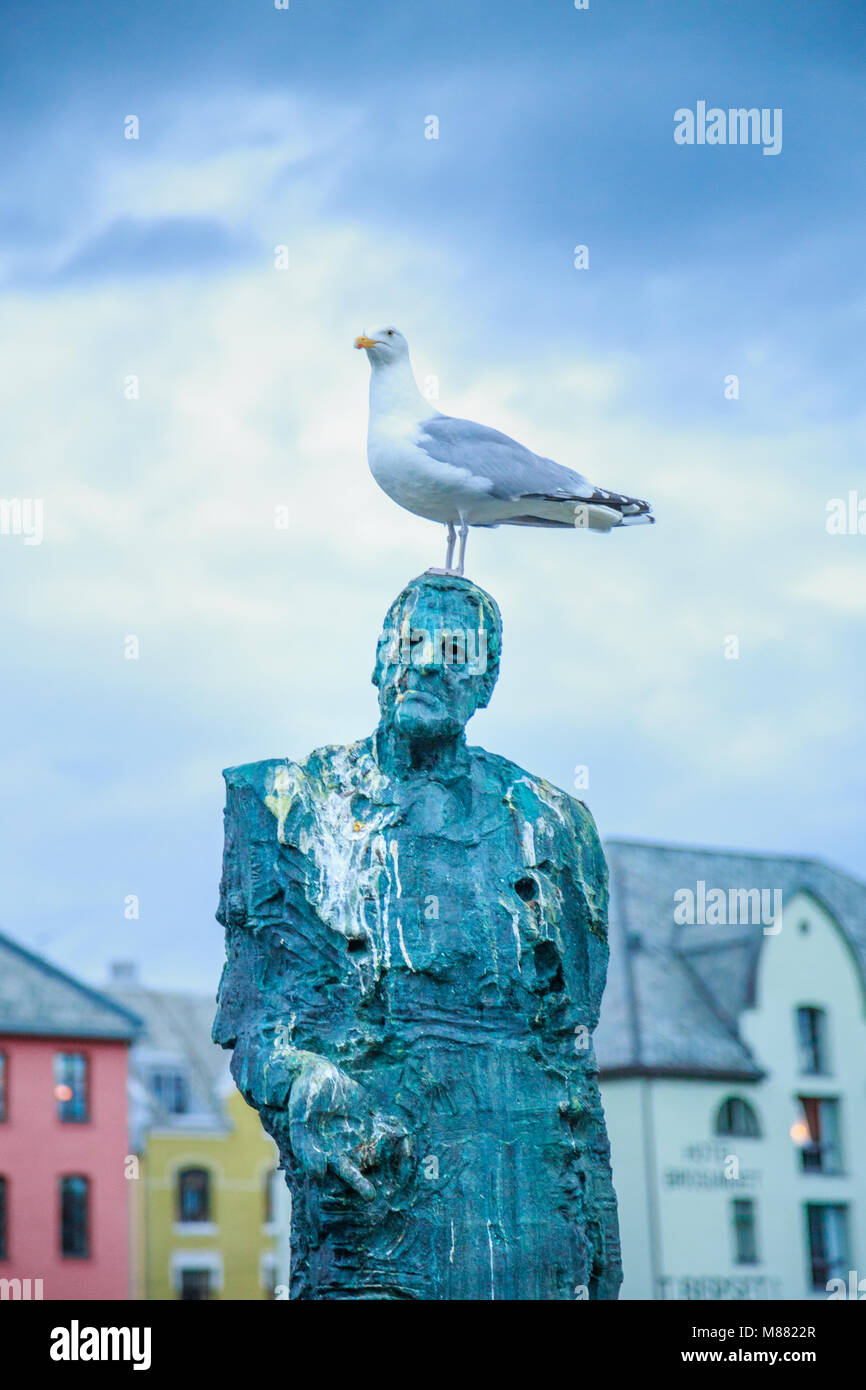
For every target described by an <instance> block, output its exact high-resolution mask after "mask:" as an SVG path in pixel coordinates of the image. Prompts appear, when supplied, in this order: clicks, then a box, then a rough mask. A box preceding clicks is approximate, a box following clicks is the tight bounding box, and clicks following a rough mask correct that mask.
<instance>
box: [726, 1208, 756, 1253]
mask: <svg viewBox="0 0 866 1390" xmlns="http://www.w3.org/2000/svg"><path fill="white" fill-rule="evenodd" d="M732 1206H733V1211H732V1214H733V1220H734V1261H735V1263H736V1264H738V1265H754V1264H757V1263H758V1237H757V1228H756V1224H755V1203H754V1202H753V1201H751V1199H750V1198H736V1199H735V1200H734V1202H733V1204H732Z"/></svg>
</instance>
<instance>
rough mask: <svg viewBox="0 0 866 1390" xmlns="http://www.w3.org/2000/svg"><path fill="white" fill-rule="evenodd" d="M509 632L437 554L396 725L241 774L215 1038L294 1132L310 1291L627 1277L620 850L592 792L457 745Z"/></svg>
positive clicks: (600, 1288) (251, 1088)
mask: <svg viewBox="0 0 866 1390" xmlns="http://www.w3.org/2000/svg"><path fill="white" fill-rule="evenodd" d="M455 634H458V635H459V634H463V637H464V638H465V639H466V640H463V641H462V642H461V641H457V643H456V645H455V640H454V635H455ZM479 638H480V640H479ZM500 644H501V627H500V619H499V613H498V609H497V607H496V604H495V603H494V601H493V599H492V598H491V597H490V596H489V595H488V594H486V593H484V592H483V591H482V590H480V589H478V588H477V587H476V586H474V585H473V584H471V583H470V582H469V581H467V580H464V579H458V578H455V577H452V576H439V575H433V574H426V575H422V576H420V577H419V579H417V580H415V581H413V583H412V584H411V585H409V586H408V587H407V589H406V590H404V591H403V593H402V594H401V595H399V596H398V598H397V600H395V603H394V604H393V605H392V607H391V609H390V610H389V614H388V615H387V617H386V621H385V625H384V628H383V633H382V635H381V636H380V640H379V646H378V652H377V661H376V669H375V672H374V677H373V679H374V681H375V683H376V684H377V686H378V689H379V698H380V709H381V719H380V724H379V727H378V729H377V730H376V732H375V733H374V734H373V735H372V736H371V737H370V738H367V739H363V740H361V741H360V742H358V743H355V744H351V745H349V746H347V747H345V746H340V747H327V748H322V749H318V750H317V751H316V752H314V753H312V754H311V755H310V756H309V757H308V758H307V759H306V760H305V761H304V762H302V763H295V762H291V761H289V760H286V759H279V760H274V761H264V762H259V763H253V764H248V765H246V766H244V767H239V768H232V769H230V770H229V771H228V772H227V773H226V782H227V787H228V800H227V808H226V848H225V861H224V873H223V882H222V885H221V902H220V911H219V913H218V916H219V919H220V921H222V922H223V924H224V926H225V928H226V948H227V961H226V966H225V970H224V973H223V978H222V982H221V986H220V995H219V1010H218V1013H217V1018H216V1021H215V1024H214V1038H215V1040H216V1041H217V1042H220V1043H221V1044H222V1045H223V1046H227V1047H232V1048H233V1049H234V1055H233V1063H232V1066H233V1073H234V1075H235V1079H236V1081H237V1083H238V1086H239V1088H240V1089H241V1091H242V1093H243V1094H244V1095H245V1097H246V1098H247V1100H248V1101H249V1102H250V1104H253V1105H255V1106H256V1107H257V1108H258V1109H259V1111H260V1114H261V1117H262V1121H263V1123H264V1125H265V1127H266V1128H267V1129H268V1131H269V1132H270V1133H271V1134H273V1136H274V1138H275V1139H276V1141H277V1143H278V1144H279V1147H280V1152H281V1156H282V1160H283V1164H284V1167H285V1171H286V1177H287V1181H288V1183H289V1185H290V1187H291V1189H292V1193H293V1199H294V1234H293V1244H294V1272H293V1283H292V1293H293V1297H299V1298H364V1297H367V1298H437V1299H438V1298H441V1299H475V1298H521V1299H524V1298H526V1299H529V1298H540V1299H560V1298H575V1297H578V1298H579V1297H590V1298H615V1297H616V1296H617V1291H618V1287H619V1282H620V1278H621V1273H620V1265H619V1245H618V1234H617V1220H616V1203H615V1198H614V1194H613V1188H612V1183H611V1175H610V1165H609V1156H608V1145H607V1138H606V1134H605V1129H604V1120H603V1115H602V1111H601V1105H600V1100H599V1094H598V1087H597V1083H596V1067H595V1061H594V1056H593V1052H592V1044H591V1038H592V1031H593V1029H594V1028H595V1025H596V1023H597V1021H598V1012H599V1006H600V1002H601V993H602V989H603V986H604V978H605V972H606V967H607V936H606V920H607V871H606V866H605V862H604V856H603V853H602V850H601V846H600V843H599V839H598V835H597V832H596V829H595V824H594V822H593V819H592V816H591V815H590V813H589V811H588V810H587V809H586V807H585V806H584V805H583V804H582V803H581V802H579V801H577V800H575V799H574V798H573V797H570V796H568V795H566V794H565V793H564V792H562V791H560V790H558V789H557V788H555V787H553V786H551V785H550V784H549V783H547V782H545V781H543V780H542V779H540V778H536V777H532V776H531V775H530V774H529V773H527V772H525V771H523V769H521V768H519V767H517V766H515V765H514V764H513V763H510V762H509V761H507V760H506V759H504V758H501V757H498V756H496V755H494V754H491V753H488V752H486V751H485V750H483V749H480V748H473V747H469V746H467V744H466V742H465V737H464V733H463V730H464V726H465V724H466V722H467V720H468V718H469V717H471V714H472V713H473V712H474V710H475V709H476V708H478V707H480V706H482V705H484V704H486V703H487V701H488V699H489V698H490V694H491V692H492V689H493V685H494V683H495V680H496V676H497V673H498V665H499V655H500ZM468 657H471V658H472V659H467V658H468ZM482 657H483V659H482Z"/></svg>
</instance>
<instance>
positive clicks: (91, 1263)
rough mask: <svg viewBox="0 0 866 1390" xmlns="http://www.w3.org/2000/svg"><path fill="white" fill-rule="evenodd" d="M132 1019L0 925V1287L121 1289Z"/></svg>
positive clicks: (58, 1295)
mask: <svg viewBox="0 0 866 1390" xmlns="http://www.w3.org/2000/svg"><path fill="white" fill-rule="evenodd" d="M138 1027H139V1020H138V1019H137V1018H136V1017H135V1015H134V1014H132V1013H131V1012H130V1011H129V1010H127V1009H126V1008H123V1007H121V1006H120V1005H118V1004H117V1003H115V1002H114V1001H113V1000H111V999H109V998H107V997H106V996H105V995H104V994H100V993H98V992H97V991H96V990H93V989H90V988H88V987H87V986H86V985H83V984H80V983H79V981H77V980H75V979H73V978H72V976H71V975H67V974H65V973H64V972H63V971H62V970H58V969H56V968H55V967H54V966H52V965H49V963H48V962H47V961H46V960H43V959H42V957H40V956H37V955H34V954H32V953H31V952H30V951H26V950H24V949H23V948H22V947H20V946H17V945H16V944H15V943H14V942H13V941H10V940H9V938H8V937H6V936H0V1297H3V1298H9V1297H11V1298H21V1297H23V1298H45V1299H65V1298H75V1299H76V1300H78V1299H122V1298H127V1297H128V1295H129V1252H128V1210H129V1200H128V1199H129V1188H130V1183H129V1162H128V1159H129V1148H128V1141H127V1110H126V1083H127V1054H128V1048H129V1044H130V1042H131V1041H132V1039H133V1038H134V1037H135V1035H136V1033H137V1031H138Z"/></svg>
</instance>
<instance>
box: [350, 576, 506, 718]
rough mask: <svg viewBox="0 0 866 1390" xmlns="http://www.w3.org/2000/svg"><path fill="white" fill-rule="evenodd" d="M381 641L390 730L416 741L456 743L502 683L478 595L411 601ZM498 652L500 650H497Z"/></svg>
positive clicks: (432, 593)
mask: <svg viewBox="0 0 866 1390" xmlns="http://www.w3.org/2000/svg"><path fill="white" fill-rule="evenodd" d="M394 622H395V626H394V627H393V628H391V629H390V630H386V631H385V632H384V633H383V634H382V636H381V638H380V640H379V652H378V661H377V674H378V678H379V709H380V711H381V715H382V723H383V724H384V725H385V726H386V727H391V728H393V729H395V730H397V731H398V732H399V733H401V734H404V735H405V736H406V737H408V738H412V739H422V740H423V739H429V740H434V739H439V738H448V737H454V736H455V735H456V734H459V733H461V732H462V730H463V729H464V727H465V726H466V724H467V723H468V721H469V720H470V719H471V717H472V715H473V714H474V713H475V711H476V710H477V709H479V708H480V707H481V706H483V705H486V704H487V701H488V700H489V698H490V692H491V690H492V688H493V683H494V681H495V679H496V670H495V664H494V662H493V658H492V653H491V661H490V665H489V666H488V659H487V658H488V639H489V636H490V634H489V631H488V626H487V622H486V619H485V614H484V610H483V608H482V606H481V605H480V604H479V603H478V601H477V600H476V599H474V598H473V597H472V595H471V593H459V592H453V591H451V592H445V593H443V592H442V591H437V590H435V589H430V590H422V591H420V592H417V593H410V595H409V596H408V598H407V601H406V603H405V605H404V606H403V608H402V609H401V610H400V611H399V612H398V614H397V615H396V618H395V619H394ZM491 646H492V643H491Z"/></svg>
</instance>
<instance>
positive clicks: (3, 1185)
mask: <svg viewBox="0 0 866 1390" xmlns="http://www.w3.org/2000/svg"><path fill="white" fill-rule="evenodd" d="M11 1258H12V1257H11V1255H10V1254H9V1178H8V1176H7V1175H6V1173H0V1262H2V1261H5V1260H9V1259H11Z"/></svg>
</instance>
